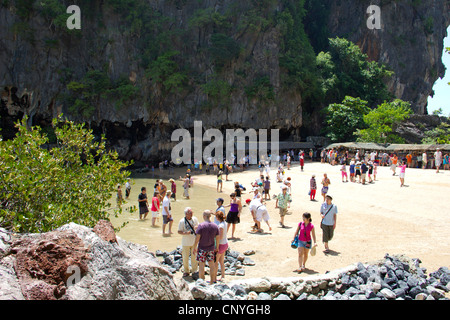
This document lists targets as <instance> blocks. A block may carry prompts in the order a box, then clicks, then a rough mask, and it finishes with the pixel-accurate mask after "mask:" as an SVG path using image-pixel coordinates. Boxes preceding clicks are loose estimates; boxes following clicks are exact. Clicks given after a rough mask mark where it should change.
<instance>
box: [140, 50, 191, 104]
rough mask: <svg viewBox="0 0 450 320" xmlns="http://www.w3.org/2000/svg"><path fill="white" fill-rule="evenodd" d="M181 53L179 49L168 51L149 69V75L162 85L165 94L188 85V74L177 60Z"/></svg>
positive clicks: (153, 80)
mask: <svg viewBox="0 0 450 320" xmlns="http://www.w3.org/2000/svg"><path fill="white" fill-rule="evenodd" d="M179 54H180V53H179V52H178V51H169V52H166V53H164V54H163V55H161V56H159V57H158V58H157V59H156V60H155V61H153V62H152V63H151V64H150V67H149V68H148V69H147V72H146V74H147V76H148V77H149V78H150V79H151V80H152V82H153V83H155V84H156V85H157V86H159V87H160V89H161V92H162V93H163V95H166V94H168V93H175V92H179V91H180V90H181V89H182V88H183V87H184V86H185V85H186V82H187V76H186V74H185V73H184V71H182V70H180V68H179V66H178V63H177V62H176V61H175V58H176V57H177V56H178V55H179Z"/></svg>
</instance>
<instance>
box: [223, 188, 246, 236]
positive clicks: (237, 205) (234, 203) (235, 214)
mask: <svg viewBox="0 0 450 320" xmlns="http://www.w3.org/2000/svg"><path fill="white" fill-rule="evenodd" d="M227 207H230V211H229V212H228V214H227V218H226V222H227V224H228V227H227V231H228V229H230V225H231V226H232V228H231V238H230V239H234V232H235V231H236V225H237V224H238V223H240V222H241V221H240V216H241V210H242V204H241V201H240V200H238V199H237V198H236V194H235V193H232V194H230V204H229V205H227V206H225V208H227Z"/></svg>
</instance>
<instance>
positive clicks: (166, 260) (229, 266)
mask: <svg viewBox="0 0 450 320" xmlns="http://www.w3.org/2000/svg"><path fill="white" fill-rule="evenodd" d="M181 251H182V248H181V246H178V247H177V248H176V249H175V250H172V251H170V252H167V251H161V250H157V251H156V252H155V255H156V256H157V257H161V264H162V265H163V266H165V267H166V268H167V269H168V270H169V271H170V272H171V273H176V272H177V271H180V269H182V268H183V259H182V255H181ZM253 254H255V251H254V250H248V251H246V252H244V253H239V252H237V251H235V250H229V249H228V250H227V251H226V253H225V259H224V265H225V275H233V276H235V275H236V276H245V269H244V267H245V266H254V265H255V262H254V261H253V260H252V259H251V258H250V257H249V256H251V255H253ZM219 272H221V270H220V264H219Z"/></svg>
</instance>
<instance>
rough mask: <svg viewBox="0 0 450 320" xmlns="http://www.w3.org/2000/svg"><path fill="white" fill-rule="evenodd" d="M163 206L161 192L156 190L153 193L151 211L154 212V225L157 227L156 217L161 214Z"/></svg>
mask: <svg viewBox="0 0 450 320" xmlns="http://www.w3.org/2000/svg"><path fill="white" fill-rule="evenodd" d="M160 207H161V203H160V201H159V192H158V191H155V192H154V193H153V198H152V208H151V210H150V211H151V212H152V227H155V226H156V225H155V222H156V218H158V216H159V209H160Z"/></svg>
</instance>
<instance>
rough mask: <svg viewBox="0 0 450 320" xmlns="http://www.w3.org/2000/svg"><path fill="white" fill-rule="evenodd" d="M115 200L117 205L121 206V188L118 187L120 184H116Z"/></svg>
mask: <svg viewBox="0 0 450 320" xmlns="http://www.w3.org/2000/svg"><path fill="white" fill-rule="evenodd" d="M116 201H117V206H118V207H119V208H120V207H121V206H122V202H123V195H122V189H121V187H120V184H119V185H117V196H116Z"/></svg>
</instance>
